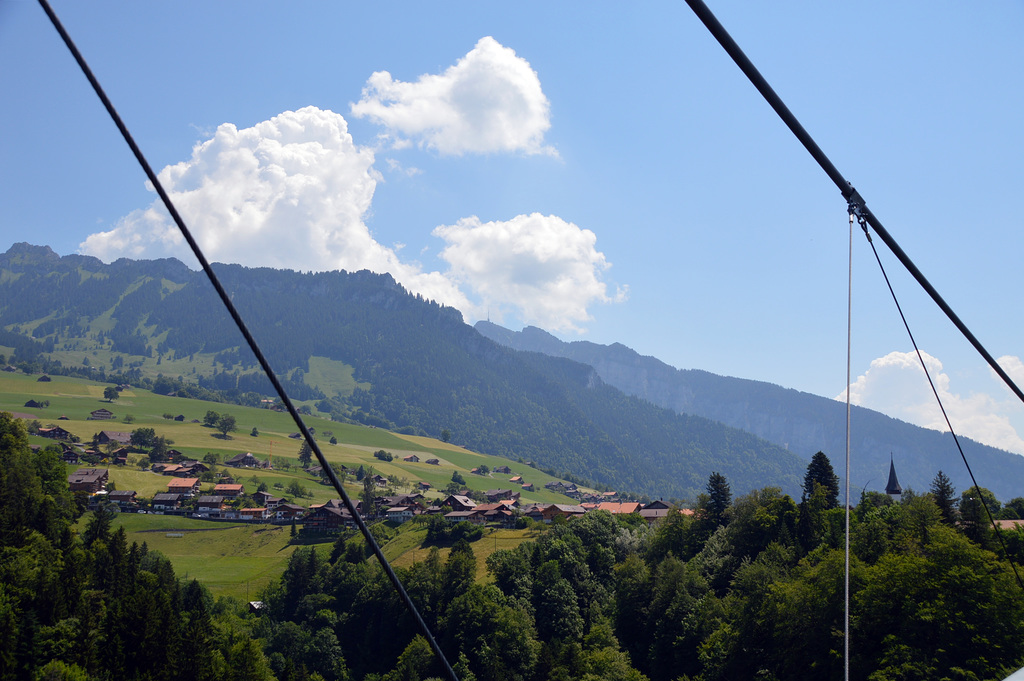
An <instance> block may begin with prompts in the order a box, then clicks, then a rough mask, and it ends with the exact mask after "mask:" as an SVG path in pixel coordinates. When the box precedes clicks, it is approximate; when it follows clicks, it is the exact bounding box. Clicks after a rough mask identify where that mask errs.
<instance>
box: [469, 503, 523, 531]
mask: <svg viewBox="0 0 1024 681" xmlns="http://www.w3.org/2000/svg"><path fill="white" fill-rule="evenodd" d="M473 512H474V516H473V517H471V518H470V519H469V520H470V522H480V523H481V524H484V523H499V524H501V525H504V526H509V525H511V524H512V523H514V522H515V514H514V513H513V512H512V509H511V508H510V507H509V505H508V504H504V503H498V504H480V505H479V506H477V507H476V508H475V509H473Z"/></svg>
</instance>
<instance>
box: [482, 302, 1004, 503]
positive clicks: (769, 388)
mask: <svg viewBox="0 0 1024 681" xmlns="http://www.w3.org/2000/svg"><path fill="white" fill-rule="evenodd" d="M475 328H476V329H477V331H479V332H480V333H481V334H483V335H484V336H486V337H488V338H490V339H492V340H494V341H495V342H498V343H501V344H502V345H505V346H507V347H510V348H515V349H517V350H521V351H525V352H541V353H544V354H547V355H551V356H553V357H565V358H568V359H572V360H575V361H577V362H582V363H584V364H587V365H588V366H591V367H593V368H594V370H595V371H596V372H597V374H598V375H599V376H600V377H601V379H602V380H603V381H605V382H606V383H608V384H609V385H612V386H615V387H616V388H618V389H620V390H622V391H623V392H625V393H626V394H628V395H633V396H635V397H639V398H642V399H645V400H648V401H650V402H651V403H653V404H656V405H658V406H660V407H664V408H666V409H671V410H673V411H675V412H678V413H685V414H692V415H694V416H701V417H704V418H708V419H712V420H714V421H718V422H721V423H723V424H725V425H727V426H731V427H733V428H739V429H741V430H744V431H746V432H749V433H751V434H753V435H756V436H758V437H760V438H764V439H765V440H768V441H769V442H773V443H775V444H777V445H779V446H780V447H784V448H786V449H788V450H789V451H790V452H792V453H794V454H797V455H799V456H800V457H802V458H804V459H809V458H810V456H811V455H813V454H814V453H815V452H817V451H819V450H820V451H823V452H825V453H826V454H827V455H828V456H829V458H830V459H831V460H832V464H833V466H834V468H835V470H836V472H837V473H839V474H840V475H842V474H843V472H844V466H845V462H844V459H845V451H846V405H845V403H841V402H837V401H836V400H833V399H829V398H826V397H819V396H817V395H811V394H810V393H804V392H799V391H797V390H792V389H788V388H783V387H780V386H777V385H773V384H770V383H764V382H760V381H751V380H746V379H742V378H731V377H726V376H718V375H715V374H712V373H708V372H706V371H700V370H697V369H686V370H682V369H676V368H674V367H671V366H669V365H668V364H665V363H664V362H662V361H660V360H658V359H656V358H654V357H645V356H642V355H640V354H638V353H637V352H635V351H634V350H631V349H630V348H627V347H626V346H624V345H621V344H619V343H615V344H613V345H599V344H596V343H591V342H588V341H574V342H569V343H567V342H564V341H561V340H559V339H558V338H556V337H555V336H553V335H551V334H549V333H547V332H546V331H544V330H542V329H538V328H536V327H527V328H525V329H523V330H522V331H518V332H517V331H511V330H509V329H506V328H503V327H501V326H498V325H496V324H492V323H490V322H487V321H481V322H477V324H476V327H475ZM960 442H961V444H962V445H963V447H964V452H965V454H966V456H967V457H968V461H969V462H970V463H971V467H972V469H973V470H974V473H975V476H976V477H977V478H978V483H979V484H980V485H981V486H982V487H987V488H988V489H990V490H992V492H993V493H994V494H995V495H996V497H997V498H998V499H1000V500H1001V501H1004V502H1005V501H1008V500H1009V499H1011V498H1014V497H1018V496H1024V457H1021V456H1019V455H1017V454H1012V453H1010V452H1006V451H1003V450H999V449H996V448H993V447H989V446H987V445H983V444H979V443H977V442H975V441H973V440H969V439H967V438H963V437H960ZM890 454H891V455H892V457H893V458H894V460H895V465H896V471H897V473H898V475H899V478H900V482H901V483H902V485H903V487H904V489H906V488H911V489H913V490H915V491H917V492H927V491H928V488H929V487H930V485H931V482H932V480H933V479H934V477H935V475H936V473H937V472H938V471H939V470H942V471H943V472H945V473H946V475H948V476H949V478H950V479H951V480H952V481H953V484H954V485H955V486H956V488H957V490H958V491H962V490H965V489H967V488H968V487H970V485H971V481H970V476H969V475H968V473H967V470H966V469H965V467H964V464H963V460H962V459H961V458H960V454H959V452H958V451H957V449H956V446H955V444H954V442H953V439H952V437H951V436H950V434H949V433H940V432H938V431H935V430H929V429H926V428H921V427H918V426H915V425H911V424H909V423H905V422H903V421H899V420H897V419H893V418H890V417H888V416H886V415H884V414H881V413H879V412H876V411H872V410H870V409H865V408H862V407H856V406H855V407H853V408H852V411H851V465H850V468H851V475H850V485H851V496H853V498H854V502H856V500H857V497H858V495H859V493H860V490H861V489H864V488H866V489H868V490H878V491H881V490H884V489H885V483H886V480H887V479H888V472H889V457H890Z"/></svg>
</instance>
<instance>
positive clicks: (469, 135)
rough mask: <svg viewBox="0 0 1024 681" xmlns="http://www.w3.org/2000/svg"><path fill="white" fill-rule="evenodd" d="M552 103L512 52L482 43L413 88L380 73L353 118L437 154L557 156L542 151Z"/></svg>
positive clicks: (354, 108)
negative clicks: (416, 141) (360, 119)
mask: <svg viewBox="0 0 1024 681" xmlns="http://www.w3.org/2000/svg"><path fill="white" fill-rule="evenodd" d="M549 110H550V104H549V103H548V99H547V97H545V96H544V93H543V91H542V90H541V87H540V79H539V78H538V77H537V73H536V72H535V71H534V70H533V69H532V68H531V67H530V64H529V62H527V61H526V60H525V59H523V58H521V57H517V56H516V53H515V51H513V50H512V49H510V48H508V47H504V46H502V45H501V44H500V43H499V42H498V41H497V40H495V39H494V38H491V37H485V38H481V39H480V41H479V42H478V43H477V44H476V46H475V47H474V48H473V49H472V50H471V51H470V52H469V54H467V55H466V56H465V57H463V58H461V59H459V61H458V62H457V63H456V64H455V65H454V66H450V67H449V68H448V69H447V70H446V71H445V72H444V73H442V74H440V75H423V76H420V78H419V80H417V81H416V82H415V83H405V82H402V81H398V80H394V79H393V78H392V77H391V74H390V73H388V72H387V71H377V72H375V73H374V74H373V75H371V76H370V78H369V80H368V81H367V85H366V87H365V88H363V94H362V98H361V99H360V100H359V101H358V102H356V103H355V104H353V105H352V114H353V115H354V116H357V117H366V118H369V119H370V120H372V121H374V122H375V123H378V124H380V125H384V126H386V127H387V128H388V129H389V131H391V132H392V133H393V134H394V135H396V136H397V137H398V139H397V140H396V142H395V144H396V146H398V147H401V146H403V145H407V144H408V143H409V141H410V139H415V140H418V142H419V144H420V145H422V146H426V147H428V148H430V149H434V150H436V151H438V152H440V153H441V154H454V155H460V154H465V153H489V152H496V151H498V152H509V151H523V152H526V153H528V154H537V153H548V154H553V153H555V152H554V150H553V149H552V148H551V147H546V146H544V144H543V142H544V133H546V132H547V130H548V128H550V127H551V122H550V116H549Z"/></svg>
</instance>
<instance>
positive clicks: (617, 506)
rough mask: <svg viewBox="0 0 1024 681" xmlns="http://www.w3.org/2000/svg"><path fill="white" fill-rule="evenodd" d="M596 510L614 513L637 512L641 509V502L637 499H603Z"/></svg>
mask: <svg viewBox="0 0 1024 681" xmlns="http://www.w3.org/2000/svg"><path fill="white" fill-rule="evenodd" d="M596 510H599V511H608V512H609V513H614V514H619V513H636V512H637V511H639V510H640V504H639V503H637V502H635V501H602V502H601V503H600V504H598V505H597V509H596Z"/></svg>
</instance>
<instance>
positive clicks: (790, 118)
mask: <svg viewBox="0 0 1024 681" xmlns="http://www.w3.org/2000/svg"><path fill="white" fill-rule="evenodd" d="M686 4H687V5H689V6H690V9H691V10H693V13H694V14H696V15H697V18H698V19H700V20H701V22H702V23H703V24H704V26H705V27H707V29H708V31H710V32H711V35H713V36H714V37H715V39H716V40H717V41H718V43H719V44H720V45H721V46H722V47H723V48H724V49H725V51H726V52H727V53H728V54H729V56H730V57H732V60H733V61H734V62H736V65H737V66H738V67H739V68H740V70H741V71H743V74H744V75H745V76H746V77H747V79H748V80H750V82H751V83H752V84H753V86H754V87H755V88H757V91H758V92H759V93H761V96H762V97H764V99H765V101H766V102H768V104H769V106H771V107H772V109H774V110H775V113H776V114H778V116H779V118H781V119H782V121H783V122H784V123H785V124H786V125H787V126H788V127H789V129H790V131H792V133H793V134H794V135H795V136H796V138H797V139H798V140H800V143H801V144H803V145H804V148H805V149H807V151H808V152H809V153H810V154H811V156H812V157H813V158H814V160H815V161H817V163H818V165H819V166H821V169H822V170H824V171H825V174H826V175H828V176H829V179H831V180H832V182H834V183H835V185H836V187H838V188H839V191H840V193H842V195H843V198H844V199H846V201H847V203H848V204H849V205H850V207H851V208H852V209H853V212H854V215H856V216H857V218H858V219H860V218H863V219H864V220H866V221H867V223H868V224H869V225H871V228H872V229H873V230H875V233H876V234H878V237H879V238H880V239H881V240H882V241H883V242H885V245H886V246H888V247H889V250H890V251H892V253H893V255H895V256H896V258H897V259H898V260H899V261H900V263H902V264H903V266H904V267H906V268H907V271H908V272H910V274H911V275H912V276H913V277H914V279H916V280H917V283H918V284H920V285H921V287H922V288H923V289H924V290H925V291H927V293H928V295H929V296H931V299H932V300H933V301H935V304H936V305H938V306H939V309H941V310H942V311H943V312H944V313H945V315H946V317H947V318H948V319H949V320H950V321H951V322H953V325H954V326H956V328H957V329H958V330H959V331H960V333H961V334H962V335H963V336H964V338H966V339H967V341H968V342H969V343H970V344H971V345H973V346H974V349H975V350H977V351H978V354H980V355H981V356H982V357H983V358H984V359H985V361H986V362H988V365H989V366H990V367H992V370H993V371H995V372H996V374H997V375H998V376H999V378H1001V379H1003V382H1004V383H1005V384H1006V385H1007V386H1008V387H1009V388H1010V390H1012V391H1013V394H1014V395H1016V396H1017V398H1018V399H1020V401H1021V402H1024V391H1021V389H1020V388H1018V387H1017V384H1016V383H1014V382H1013V380H1012V379H1011V378H1010V376H1009V374H1007V373H1006V371H1004V370H1003V368H1002V367H1001V366H999V362H997V361H996V360H995V358H994V357H993V356H992V355H991V354H989V352H988V350H986V349H985V346H983V345H982V344H981V341H979V340H978V339H977V338H976V337H975V336H974V334H973V333H971V330H970V329H968V328H967V325H966V324H964V323H963V321H961V320H960V317H958V316H957V314H956V313H955V312H953V308H951V307H950V306H949V305H948V304H947V303H946V301H945V300H944V299H943V298H942V296H941V295H939V292H938V291H936V290H935V287H933V286H932V285H931V283H930V282H929V281H928V279H926V278H925V276H924V274H922V273H921V270H919V269H918V268H917V266H916V265H915V264H914V262H913V261H912V260H911V259H910V257H909V256H908V255H907V254H906V253H905V252H904V251H903V249H902V248H900V245H899V244H898V243H896V240H895V239H893V238H892V236H891V235H890V234H889V232H888V231H886V229H885V227H883V226H882V223H881V222H880V221H879V220H878V218H876V217H875V216H874V214H873V213H872V212H871V211H870V210H869V209H868V207H867V205H866V204H865V203H864V199H863V198H862V197H861V195H860V194H859V193H858V192H857V190H856V189H854V188H853V185H851V184H850V183H849V182H847V181H846V178H844V177H843V176H842V174H841V173H840V172H839V170H837V169H836V167H835V166H834V165H833V164H832V161H830V160H829V158H828V156H826V155H825V152H823V151H822V150H821V148H820V147H819V146H818V145H817V143H816V142H815V141H814V139H813V138H812V137H811V136H810V134H808V132H807V131H806V130H805V129H804V127H803V126H802V125H800V121H798V120H797V119H796V116H794V115H793V112H791V111H790V110H789V108H788V107H787V106H786V105H785V103H783V101H782V99H781V98H780V97H779V96H778V95H777V94H776V93H775V90H773V89H772V87H771V86H770V85H769V84H768V81H766V80H765V79H764V76H762V75H761V73H760V72H759V71H758V70H757V68H756V67H755V66H754V64H753V63H752V62H751V61H750V59H748V58H747V55H745V54H744V53H743V50H742V49H740V46H739V45H737V44H736V41H735V40H733V39H732V36H730V35H729V32H728V31H726V30H725V28H724V27H723V26H722V24H721V23H719V21H718V19H717V18H715V15H714V14H712V13H711V10H710V9H708V7H707V5H705V4H704V3H703V2H702V0H686Z"/></svg>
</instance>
